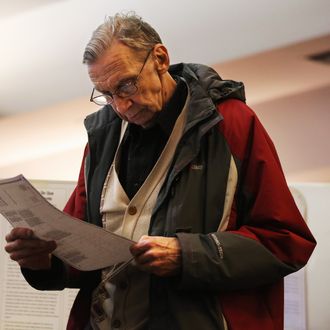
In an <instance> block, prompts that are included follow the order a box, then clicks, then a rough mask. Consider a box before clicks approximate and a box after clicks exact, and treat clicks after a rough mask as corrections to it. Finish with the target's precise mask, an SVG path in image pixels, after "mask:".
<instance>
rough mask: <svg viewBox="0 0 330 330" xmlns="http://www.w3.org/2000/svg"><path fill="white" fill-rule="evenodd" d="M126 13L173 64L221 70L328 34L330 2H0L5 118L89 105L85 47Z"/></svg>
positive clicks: (0, 95) (0, 101) (0, 93)
mask: <svg viewBox="0 0 330 330" xmlns="http://www.w3.org/2000/svg"><path fill="white" fill-rule="evenodd" d="M123 10H126V11H127V10H135V11H136V12H137V14H139V15H141V16H142V17H144V18H145V19H146V20H147V21H148V22H150V23H151V24H152V25H153V26H154V27H155V28H156V29H157V30H158V32H159V33H160V34H161V36H162V38H163V41H164V43H165V44H166V45H167V46H168V48H169V51H170V54H171V58H172V62H178V61H185V62H200V63H205V64H211V65H213V66H216V67H217V66H218V65H221V63H228V61H229V62H230V61H235V60H239V59H241V58H248V57H249V56H252V55H254V54H258V53H262V52H267V51H269V50H272V49H275V48H278V47H284V46H288V45H291V44H295V43H299V42H303V41H305V40H312V39H315V38H316V39H317V38H319V37H322V36H326V35H329V33H330V1H329V0H313V1H310V0H290V1H286V0H278V1H272V5H271V6H270V5H269V2H267V3H266V2H265V1H264V0H250V1H245V0H236V1H219V0H205V1H202V2H201V1H194V2H193V1H190V0H189V1H188V0H181V1H180V2H178V1H173V0H168V1H161V2H157V3H156V2H154V1H153V2H152V1H149V0H140V1H133V0H121V1H109V0H94V1H87V0H62V1H59V0H25V1H20V0H11V1H1V2H0V40H1V50H2V51H1V61H0V85H1V89H0V116H7V115H13V114H17V113H20V112H27V111H32V110H36V109H42V108H46V107H49V106H52V105H54V104H58V103H63V102H67V101H70V100H73V99H77V98H81V97H88V95H89V92H90V90H91V83H90V82H89V80H88V76H87V74H86V68H85V66H84V65H83V64H82V63H81V57H82V53H83V49H84V46H85V44H86V43H87V41H88V40H89V38H90V36H91V33H92V31H93V30H94V29H95V28H96V27H97V26H98V25H99V24H100V23H102V21H103V19H104V17H105V16H106V15H111V14H114V13H116V12H118V11H123ZM329 46H330V45H329ZM324 47H325V46H324V45H323V48H324ZM311 51H313V49H311ZM255 65H256V68H257V67H258V65H257V64H256V63H255ZM320 71H321V70H320ZM261 72H264V71H261Z"/></svg>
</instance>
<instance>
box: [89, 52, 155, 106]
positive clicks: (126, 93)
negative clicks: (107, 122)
mask: <svg viewBox="0 0 330 330" xmlns="http://www.w3.org/2000/svg"><path fill="white" fill-rule="evenodd" d="M152 50H153V48H151V49H150V50H149V51H148V54H147V56H146V58H145V60H144V62H143V65H142V68H141V70H140V72H139V73H138V75H137V76H136V77H135V78H134V79H130V80H128V81H125V82H124V83H122V84H121V85H120V86H118V87H117V89H116V90H115V91H114V92H113V93H112V92H103V93H100V92H98V91H97V90H96V89H95V87H94V88H93V90H92V94H91V97H90V99H89V100H90V102H94V103H95V104H97V105H100V106H104V105H107V104H113V103H114V96H115V95H117V96H118V97H120V98H126V97H130V96H132V95H134V94H135V93H136V92H137V90H138V86H137V82H138V80H139V78H140V75H141V73H142V70H143V68H144V66H145V65H146V63H147V61H148V58H149V56H150V54H151V51H152Z"/></svg>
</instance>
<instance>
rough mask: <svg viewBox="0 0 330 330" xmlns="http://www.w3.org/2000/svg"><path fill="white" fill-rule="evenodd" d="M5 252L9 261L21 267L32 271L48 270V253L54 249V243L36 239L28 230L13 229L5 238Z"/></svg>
mask: <svg viewBox="0 0 330 330" xmlns="http://www.w3.org/2000/svg"><path fill="white" fill-rule="evenodd" d="M6 241H7V243H8V244H7V245H6V246H5V250H6V251H7V252H8V254H9V257H10V259H12V260H14V261H17V263H18V264H19V265H20V266H21V267H25V268H30V269H33V270H41V269H50V267H51V260H50V257H51V256H50V253H51V252H53V251H54V250H55V249H56V243H55V241H45V240H41V239H39V238H36V237H35V236H34V234H33V231H32V230H31V229H29V228H19V227H17V228H14V229H12V230H11V232H10V233H9V234H8V235H7V236H6Z"/></svg>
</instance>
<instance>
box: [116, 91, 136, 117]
mask: <svg viewBox="0 0 330 330" xmlns="http://www.w3.org/2000/svg"><path fill="white" fill-rule="evenodd" d="M132 103H133V102H132V101H131V100H130V99H129V98H123V97H120V96H117V95H114V96H113V105H114V106H115V108H116V110H117V111H118V112H119V113H120V114H121V115H125V113H126V112H127V110H128V109H129V108H130V106H131V105H132Z"/></svg>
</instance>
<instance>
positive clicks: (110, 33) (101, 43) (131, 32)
mask: <svg viewBox="0 0 330 330" xmlns="http://www.w3.org/2000/svg"><path fill="white" fill-rule="evenodd" d="M114 40H118V41H121V42H122V43H123V44H125V45H126V46H128V47H131V48H133V49H135V50H137V51H142V50H150V49H151V48H152V47H153V46H154V45H156V44H157V43H162V41H161V39H160V36H159V34H158V33H157V32H156V31H155V30H154V28H153V27H151V26H150V25H149V24H148V23H147V22H145V21H143V19H142V18H141V17H140V16H137V15H136V14H135V13H132V12H130V13H128V14H122V13H118V14H116V15H115V16H108V17H106V19H105V22H104V23H103V24H101V25H100V26H99V27H98V28H97V29H96V30H95V31H94V33H93V35H92V37H91V39H90V41H89V42H88V44H87V46H86V48H85V52H84V56H83V63H86V64H91V63H93V62H95V61H96V60H97V59H98V58H99V57H100V56H101V55H102V54H103V53H104V51H105V50H107V49H109V48H110V46H111V44H112V42H113V41H114Z"/></svg>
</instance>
